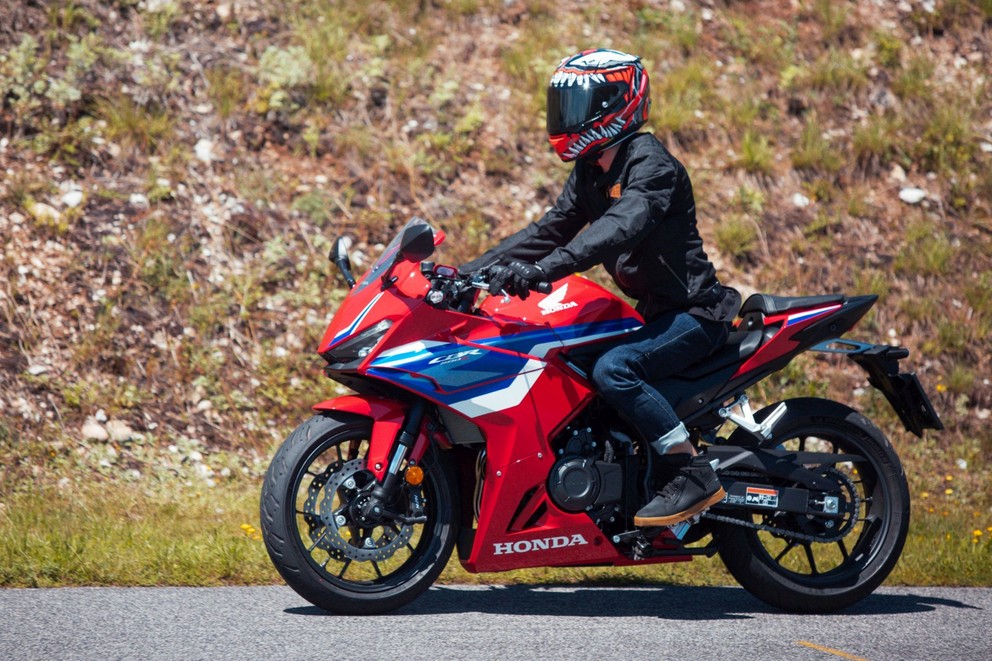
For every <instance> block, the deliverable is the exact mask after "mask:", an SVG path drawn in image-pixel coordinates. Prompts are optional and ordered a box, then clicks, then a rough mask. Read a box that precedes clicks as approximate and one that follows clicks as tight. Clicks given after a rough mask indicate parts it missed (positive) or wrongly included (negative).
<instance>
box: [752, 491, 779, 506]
mask: <svg viewBox="0 0 992 661" xmlns="http://www.w3.org/2000/svg"><path fill="white" fill-rule="evenodd" d="M744 503H745V504H746V505H757V506H758V507H778V491H776V490H775V489H762V488H761V487H748V488H747V489H745V490H744Z"/></svg>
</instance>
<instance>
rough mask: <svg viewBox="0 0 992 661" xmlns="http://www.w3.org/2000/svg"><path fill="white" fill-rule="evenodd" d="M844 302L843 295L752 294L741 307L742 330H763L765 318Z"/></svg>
mask: <svg viewBox="0 0 992 661" xmlns="http://www.w3.org/2000/svg"><path fill="white" fill-rule="evenodd" d="M843 301H844V296H843V294H823V295H820V296H772V295H771V294H751V295H750V296H748V299H747V300H746V301H744V305H742V306H741V311H740V316H741V323H740V326H739V327H738V328H740V329H741V330H761V329H762V328H763V327H764V325H765V317H766V316H768V315H773V314H782V313H783V312H791V311H792V310H801V309H803V308H812V307H816V306H817V305H830V304H831V303H841V302H843Z"/></svg>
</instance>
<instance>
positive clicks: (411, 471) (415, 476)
mask: <svg viewBox="0 0 992 661" xmlns="http://www.w3.org/2000/svg"><path fill="white" fill-rule="evenodd" d="M403 477H404V478H405V479H406V483H407V484H409V485H410V486H414V487H419V486H420V484H421V483H422V482H423V481H424V469H423V468H421V467H420V466H409V467H408V468H407V469H406V474H405V475H404V476H403Z"/></svg>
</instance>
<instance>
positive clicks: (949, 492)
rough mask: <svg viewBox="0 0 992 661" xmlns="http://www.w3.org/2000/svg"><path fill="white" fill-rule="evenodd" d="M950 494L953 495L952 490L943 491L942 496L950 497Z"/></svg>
mask: <svg viewBox="0 0 992 661" xmlns="http://www.w3.org/2000/svg"><path fill="white" fill-rule="evenodd" d="M952 493H954V489H944V495H946V496H950V495H951V494H952Z"/></svg>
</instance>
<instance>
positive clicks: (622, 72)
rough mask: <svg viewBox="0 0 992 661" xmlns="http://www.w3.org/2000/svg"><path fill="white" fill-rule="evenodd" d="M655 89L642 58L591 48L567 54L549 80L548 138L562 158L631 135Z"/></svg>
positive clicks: (593, 151)
mask: <svg viewBox="0 0 992 661" xmlns="http://www.w3.org/2000/svg"><path fill="white" fill-rule="evenodd" d="M650 105H651V95H650V90H649V85H648V74H647V72H646V71H645V70H644V67H643V66H641V58H639V57H637V56H636V55H628V54H627V53H621V52H619V51H615V50H605V49H592V50H586V51H582V52H581V53H578V54H577V55H573V56H571V57H566V58H565V59H564V60H562V61H561V64H559V65H558V68H557V69H555V73H554V75H553V76H551V82H550V83H549V84H548V140H549V141H550V142H551V146H552V147H554V148H555V151H556V152H558V156H559V157H560V158H561V160H563V161H566V162H568V161H574V160H575V159H578V158H584V157H586V156H592V155H594V154H598V153H599V152H601V151H603V150H604V149H606V148H607V147H610V146H612V145H614V144H616V143H618V142H620V141H621V140H623V139H624V138H626V137H628V136H630V135H632V134H633V133H634V132H636V131H637V129H639V128H640V127H641V125H642V124H644V122H645V120H647V118H648V108H649V107H650Z"/></svg>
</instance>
